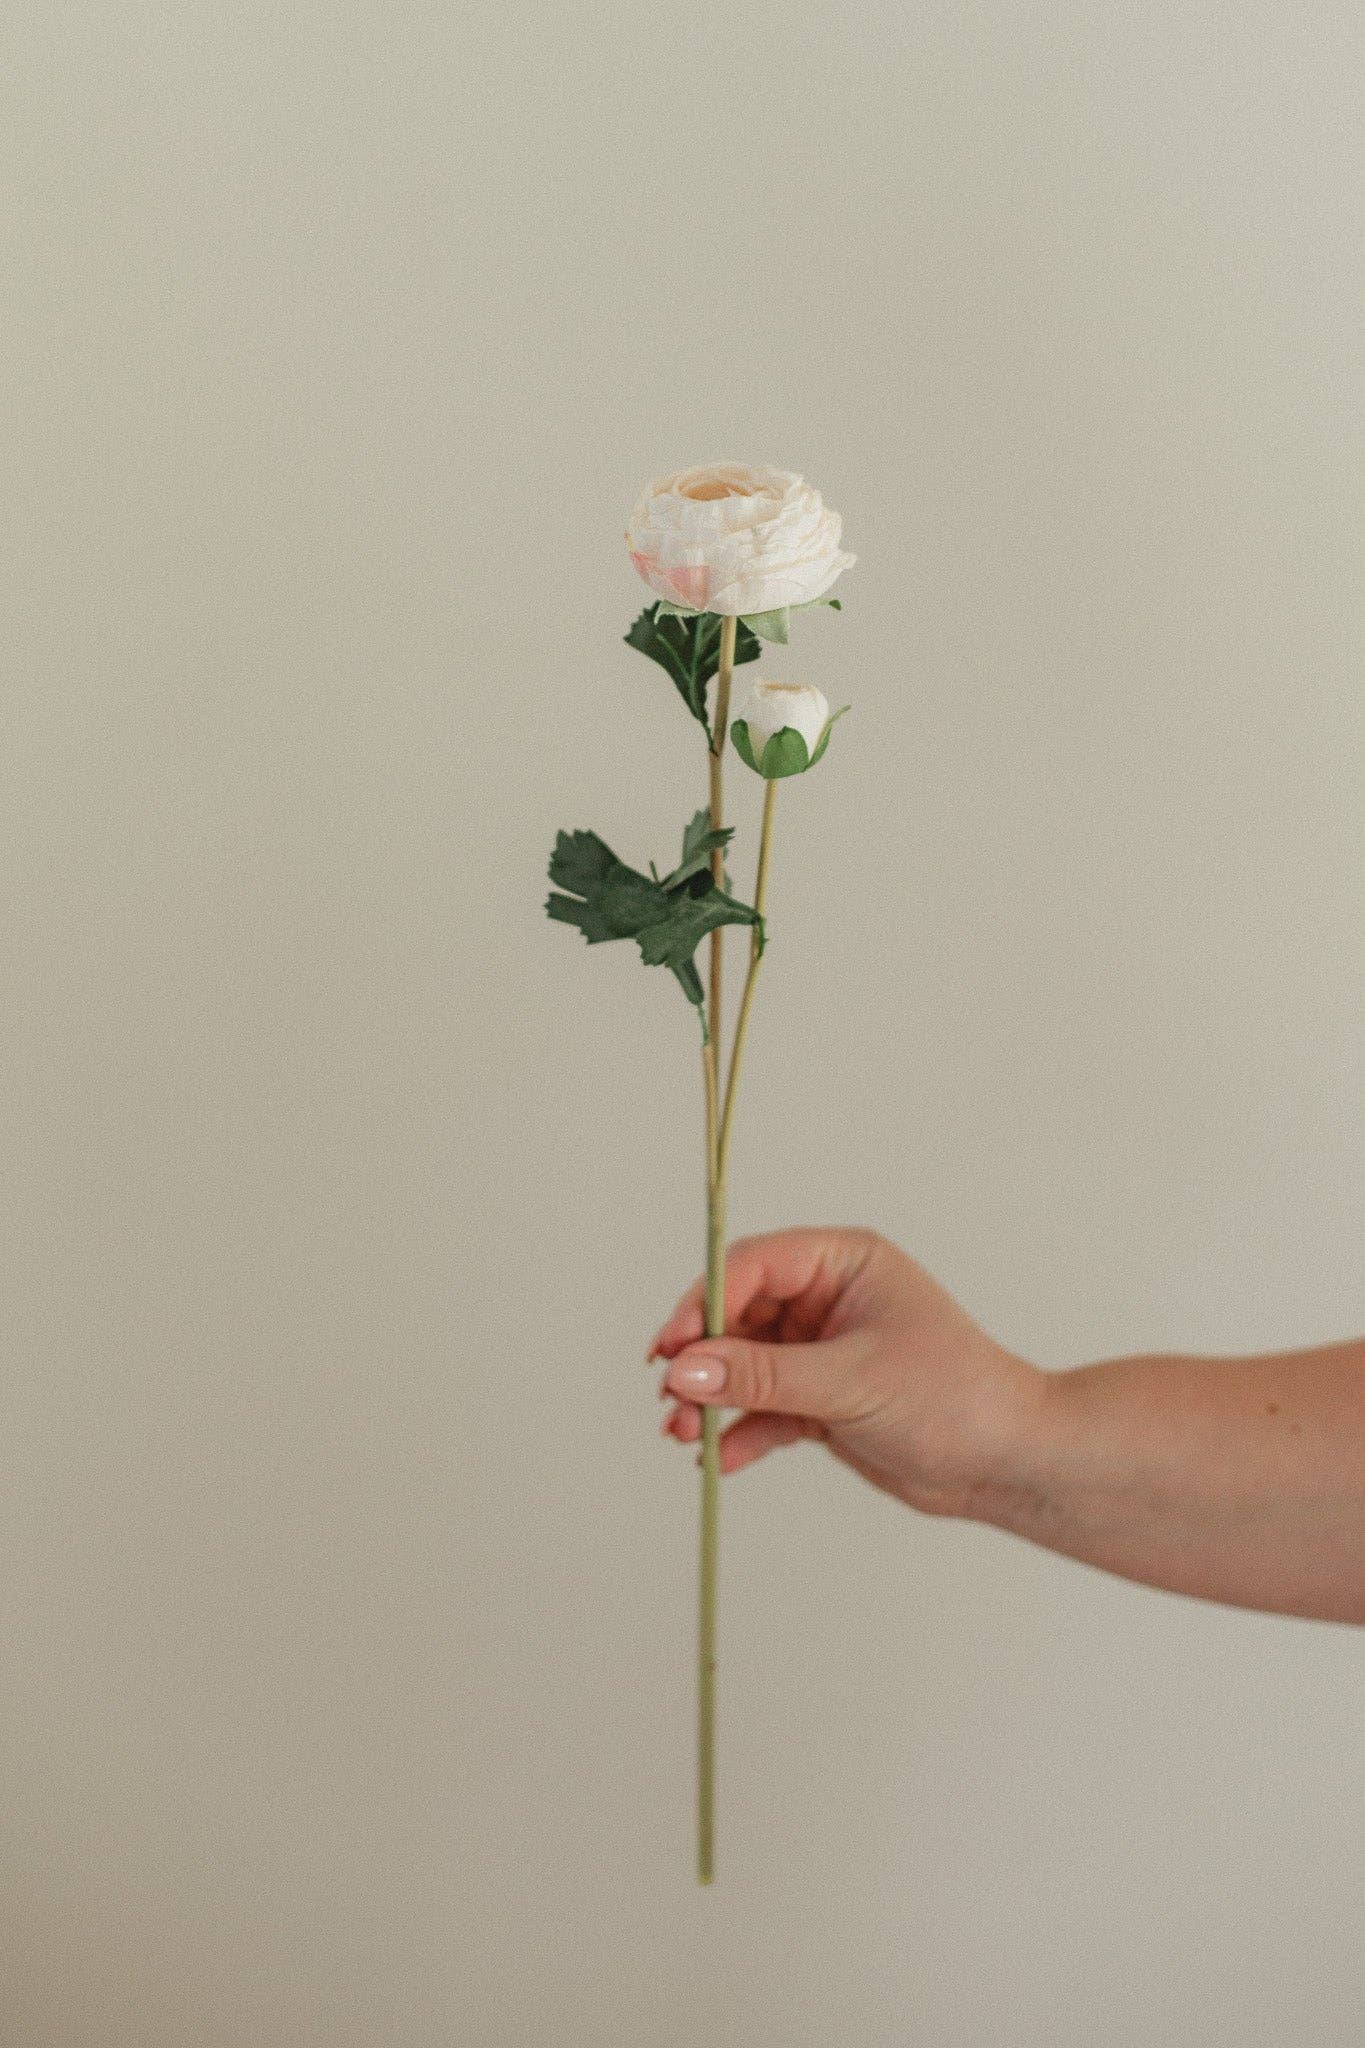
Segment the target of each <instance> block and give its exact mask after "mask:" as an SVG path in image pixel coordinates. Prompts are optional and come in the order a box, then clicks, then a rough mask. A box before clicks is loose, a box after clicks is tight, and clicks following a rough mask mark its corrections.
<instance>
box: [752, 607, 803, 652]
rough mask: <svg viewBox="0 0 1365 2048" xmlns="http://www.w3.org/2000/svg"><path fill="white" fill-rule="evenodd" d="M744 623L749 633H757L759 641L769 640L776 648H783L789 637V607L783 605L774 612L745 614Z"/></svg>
mask: <svg viewBox="0 0 1365 2048" xmlns="http://www.w3.org/2000/svg"><path fill="white" fill-rule="evenodd" d="M744 623H745V625H746V626H747V627H748V628H749V630H750V632H751V633H757V635H758V637H759V639H760V640H771V641H773V642H774V643H775V645H776V646H778V647H785V646H786V644H787V641H788V639H789V638H790V637H791V635H790V628H791V606H790V605H785V604H784V605H783V606H782V607H781V608H780V609H779V610H778V611H775V612H746V613H745V614H744Z"/></svg>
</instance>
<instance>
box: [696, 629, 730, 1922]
mask: <svg viewBox="0 0 1365 2048" xmlns="http://www.w3.org/2000/svg"><path fill="white" fill-rule="evenodd" d="M737 626H738V621H737V620H735V619H732V618H723V619H722V620H721V622H720V667H719V669H718V671H717V674H716V704H715V713H714V716H713V718H712V721H711V750H710V759H709V762H708V767H709V770H710V785H711V791H710V793H711V830H712V831H713V832H719V831H720V830H721V829H722V826H723V824H724V791H723V775H722V767H723V763H724V760H725V742H726V739H727V737H728V734H729V724H730V683H731V679H732V677H733V675H734V668H735V633H736V630H737ZM711 873H712V875H713V877H714V878H715V882H716V886H717V888H721V887H723V886H724V881H725V854H724V850H723V848H720V847H717V849H716V850H715V852H714V853H713V854H712V855H711ZM722 952H723V935H722V932H721V929H720V927H719V926H717V928H716V930H715V931H713V932H712V934H711V980H710V988H709V990H708V1002H707V1036H706V1044H705V1045H704V1046H703V1047H702V1070H703V1076H704V1079H705V1082H706V1334H707V1336H708V1337H719V1336H721V1335H722V1334H723V1332H724V1329H725V1170H724V1165H723V1163H722V1158H721V1150H720V1118H719V1104H720V1078H719V1077H720V1031H721V962H722ZM701 1429H702V1435H701V1557H700V1577H699V1584H698V1598H697V1880H698V1882H699V1883H700V1884H710V1882H711V1880H712V1877H713V1876H714V1875H715V1843H716V1563H717V1556H718V1551H719V1540H720V1412H719V1410H718V1409H716V1408H703V1409H702V1411H701Z"/></svg>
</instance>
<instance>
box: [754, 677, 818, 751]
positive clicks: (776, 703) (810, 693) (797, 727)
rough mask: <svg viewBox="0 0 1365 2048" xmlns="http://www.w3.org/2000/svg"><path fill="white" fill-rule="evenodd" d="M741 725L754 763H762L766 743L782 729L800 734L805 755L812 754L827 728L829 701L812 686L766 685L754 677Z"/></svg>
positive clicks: (760, 679) (796, 684) (807, 684)
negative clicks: (788, 728) (786, 726)
mask: <svg viewBox="0 0 1365 2048" xmlns="http://www.w3.org/2000/svg"><path fill="white" fill-rule="evenodd" d="M744 722H745V724H746V725H747V726H748V728H749V744H750V746H751V747H752V748H753V752H754V759H755V760H756V761H761V760H762V758H763V749H764V748H765V747H766V746H767V744H768V741H769V740H770V739H771V738H772V736H773V734H774V733H775V732H781V730H782V728H783V726H785V725H789V726H791V727H792V728H793V730H794V731H796V732H799V733H800V735H801V737H802V739H803V740H804V741H805V742H806V752H807V753H808V754H813V753H814V752H815V743H816V741H817V740H818V739H819V737H820V735H821V733H822V732H823V731H824V729H825V727H826V726H827V725H828V724H829V699H828V698H827V697H826V695H825V693H824V691H823V690H817V689H816V687H815V685H814V683H768V682H765V681H764V680H763V678H762V676H758V677H756V678H755V681H754V686H753V693H752V695H751V696H750V698H749V701H748V703H747V704H746V705H745V707H744Z"/></svg>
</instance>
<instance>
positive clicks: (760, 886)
mask: <svg viewBox="0 0 1365 2048" xmlns="http://www.w3.org/2000/svg"><path fill="white" fill-rule="evenodd" d="M776 801H777V779H776V777H774V778H773V779H772V780H771V781H769V782H765V783H764V785H763V833H762V837H761V838H760V840H759V842H758V877H757V879H756V881H755V883H754V909H755V910H756V911H757V912H758V914H759V916H760V917H762V915H763V907H764V905H765V903H766V902H767V900H768V863H769V861H770V860H771V858H772V850H773V806H774V804H775V803H776ZM762 958H763V947H762V943H761V941H760V939H759V936H758V932H757V931H756V930H755V931H754V932H752V933H751V934H750V938H749V972H748V974H747V975H746V976H745V978H744V993H743V995H742V996H741V997H740V1000H739V1016H738V1018H737V1019H736V1022H735V1042H734V1047H733V1049H732V1051H731V1054H730V1078H729V1080H728V1081H727V1082H726V1084H725V1106H724V1108H723V1109H722V1111H721V1117H720V1129H719V1131H718V1133H717V1135H716V1179H717V1181H718V1183H719V1184H720V1186H721V1187H722V1188H723V1187H724V1186H725V1169H726V1167H727V1166H728V1164H729V1160H730V1126H731V1123H732V1121H733V1119H734V1114H735V1091H736V1088H737V1086H738V1083H739V1063H740V1061H741V1059H742V1058H743V1057H744V1040H745V1037H746V1036H747V1034H748V1030H749V1011H750V1009H751V1007H752V1005H753V1000H754V988H755V985H756V984H757V981H758V964H759V961H760V960H761V959H762ZM703 1412H705V1411H703Z"/></svg>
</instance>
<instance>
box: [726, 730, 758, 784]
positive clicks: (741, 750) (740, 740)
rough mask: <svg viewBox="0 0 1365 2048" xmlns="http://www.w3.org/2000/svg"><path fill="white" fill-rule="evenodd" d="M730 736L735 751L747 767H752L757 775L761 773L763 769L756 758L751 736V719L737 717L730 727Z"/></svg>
mask: <svg viewBox="0 0 1365 2048" xmlns="http://www.w3.org/2000/svg"><path fill="white" fill-rule="evenodd" d="M730 737H731V739H732V740H733V741H734V743H735V752H736V753H737V754H738V755H739V758H740V760H741V761H742V762H743V763H744V765H745V767H746V768H752V769H753V771H754V774H755V775H758V774H761V772H762V771H761V769H760V768H759V765H758V763H757V761H755V759H754V748H753V742H752V740H751V739H750V738H749V721H748V719H747V718H737V719H736V720H735V722H734V724H733V725H732V726H731V727H730Z"/></svg>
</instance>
